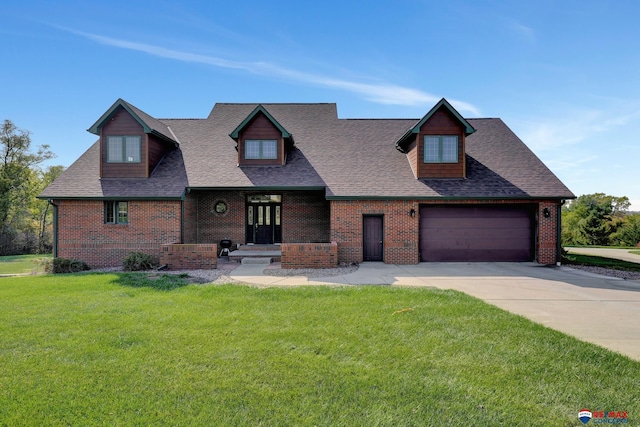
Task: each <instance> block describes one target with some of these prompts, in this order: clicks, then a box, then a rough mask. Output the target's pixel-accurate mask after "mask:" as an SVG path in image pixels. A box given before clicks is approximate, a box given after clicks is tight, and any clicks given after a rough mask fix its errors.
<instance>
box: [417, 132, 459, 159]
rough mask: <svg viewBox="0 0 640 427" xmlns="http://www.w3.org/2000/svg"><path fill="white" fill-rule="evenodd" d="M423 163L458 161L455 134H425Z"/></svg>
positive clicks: (456, 137)
mask: <svg viewBox="0 0 640 427" xmlns="http://www.w3.org/2000/svg"><path fill="white" fill-rule="evenodd" d="M424 162H425V163H458V136H457V135H426V136H425V137H424Z"/></svg>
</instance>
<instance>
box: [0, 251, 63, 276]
mask: <svg viewBox="0 0 640 427" xmlns="http://www.w3.org/2000/svg"><path fill="white" fill-rule="evenodd" d="M43 258H51V255H46V254H39V255H11V256H3V257H0V274H27V273H32V272H41V271H42V268H41V267H40V265H38V262H37V261H38V260H39V259H43Z"/></svg>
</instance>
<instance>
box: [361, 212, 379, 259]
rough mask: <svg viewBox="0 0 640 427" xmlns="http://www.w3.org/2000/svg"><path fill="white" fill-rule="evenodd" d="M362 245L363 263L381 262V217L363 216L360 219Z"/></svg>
mask: <svg viewBox="0 0 640 427" xmlns="http://www.w3.org/2000/svg"><path fill="white" fill-rule="evenodd" d="M362 228H363V230H362V244H363V248H362V249H363V258H364V260H365V261H382V248H383V238H382V217H381V216H374V215H365V216H364V217H363V218H362Z"/></svg>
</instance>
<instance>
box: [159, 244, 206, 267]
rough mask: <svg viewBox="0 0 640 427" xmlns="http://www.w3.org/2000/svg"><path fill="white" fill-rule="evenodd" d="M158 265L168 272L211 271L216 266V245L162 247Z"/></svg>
mask: <svg viewBox="0 0 640 427" xmlns="http://www.w3.org/2000/svg"><path fill="white" fill-rule="evenodd" d="M160 265H166V266H167V268H168V269H169V270H211V269H214V268H216V267H217V266H218V245H216V244H215V243H212V244H208V245H205V244H203V245H190V244H187V245H180V244H168V245H162V248H161V255H160Z"/></svg>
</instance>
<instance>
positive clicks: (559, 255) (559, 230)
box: [556, 200, 566, 267]
mask: <svg viewBox="0 0 640 427" xmlns="http://www.w3.org/2000/svg"><path fill="white" fill-rule="evenodd" d="M565 202H566V200H561V201H560V203H558V205H557V207H556V218H557V220H556V265H557V266H558V267H560V265H561V264H562V206H563V205H564V204H565Z"/></svg>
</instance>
